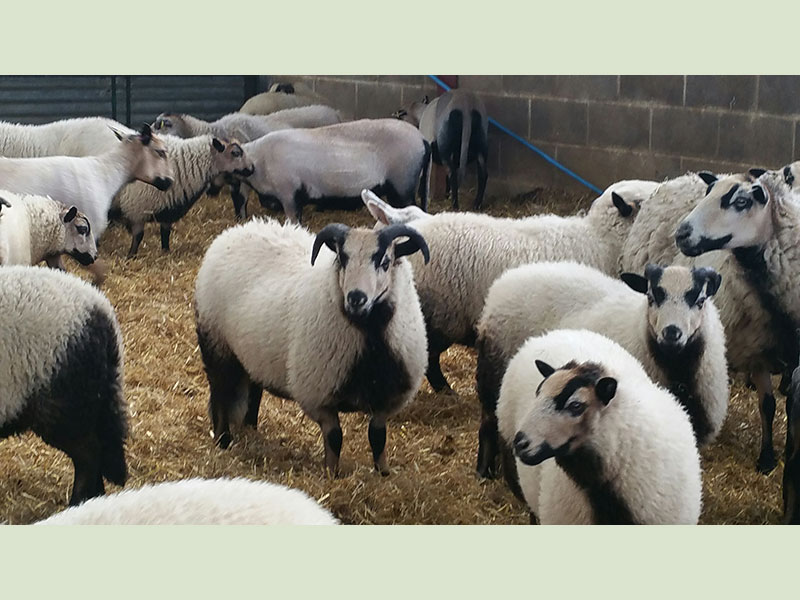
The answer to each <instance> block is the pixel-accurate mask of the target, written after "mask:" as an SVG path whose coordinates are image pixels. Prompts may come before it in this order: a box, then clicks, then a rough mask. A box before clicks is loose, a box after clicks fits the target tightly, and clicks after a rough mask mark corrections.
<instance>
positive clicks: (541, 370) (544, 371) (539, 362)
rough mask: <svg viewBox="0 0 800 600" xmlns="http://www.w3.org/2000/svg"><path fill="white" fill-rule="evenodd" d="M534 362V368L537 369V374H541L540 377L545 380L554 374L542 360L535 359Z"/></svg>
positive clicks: (551, 368) (552, 369) (553, 370)
mask: <svg viewBox="0 0 800 600" xmlns="http://www.w3.org/2000/svg"><path fill="white" fill-rule="evenodd" d="M534 362H535V363H536V368H537V369H539V373H541V374H542V377H544V378H545V379H547V378H548V377H550V375H552V374H553V373H555V372H556V370H555V369H554V368H553V367H551V366H550V365H548V364H547V363H546V362H544V361H543V360H538V359H537V360H536V361H534Z"/></svg>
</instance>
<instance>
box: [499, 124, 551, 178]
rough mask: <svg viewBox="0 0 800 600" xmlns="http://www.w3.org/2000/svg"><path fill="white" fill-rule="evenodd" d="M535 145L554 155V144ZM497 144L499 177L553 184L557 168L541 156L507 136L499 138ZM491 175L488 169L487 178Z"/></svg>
mask: <svg viewBox="0 0 800 600" xmlns="http://www.w3.org/2000/svg"><path fill="white" fill-rule="evenodd" d="M535 145H536V147H537V148H539V149H540V150H542V152H545V153H546V154H549V155H550V156H555V153H556V147H555V144H548V143H536V144H535ZM499 146H500V172H499V174H498V175H499V176H500V177H503V178H511V179H514V178H516V179H526V180H528V181H535V182H537V183H539V184H540V185H547V186H552V185H554V183H555V177H556V173H557V169H556V168H555V167H553V166H552V165H551V164H549V163H548V162H547V161H546V160H545V159H543V158H542V157H541V156H539V155H538V154H536V153H535V152H533V151H532V150H530V149H529V148H527V147H525V146H523V145H522V144H520V143H519V142H518V141H517V140H515V139H512V138H510V137H508V136H503V137H502V138H501V139H500V141H499ZM491 177H492V172H491V171H490V172H489V178H490V179H491Z"/></svg>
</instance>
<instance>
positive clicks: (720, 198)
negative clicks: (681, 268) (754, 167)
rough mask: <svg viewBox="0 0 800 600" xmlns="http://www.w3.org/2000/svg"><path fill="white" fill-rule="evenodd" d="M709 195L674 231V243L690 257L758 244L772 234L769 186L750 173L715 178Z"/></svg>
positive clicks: (710, 180) (707, 176) (710, 182)
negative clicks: (753, 177) (712, 251)
mask: <svg viewBox="0 0 800 600" xmlns="http://www.w3.org/2000/svg"><path fill="white" fill-rule="evenodd" d="M705 175H706V176H705V177H703V178H704V180H705V181H706V182H707V183H708V189H707V191H706V196H705V198H703V199H702V200H701V201H700V202H698V203H697V206H695V207H694V210H692V212H690V213H689V214H688V215H687V216H686V217H685V218H684V219H683V221H681V223H680V224H679V225H678V228H677V230H676V231H675V243H676V244H677V246H678V248H679V249H680V251H681V252H683V253H684V254H685V255H687V256H698V255H700V254H703V253H704V252H709V251H711V250H721V249H723V248H740V247H747V246H759V245H761V244H763V243H764V242H765V241H766V240H768V239H769V238H770V237H772V234H773V228H772V216H771V210H770V206H769V202H770V197H769V192H768V191H767V188H766V187H765V186H764V184H762V183H761V182H760V181H759V180H754V179H752V178H751V177H750V176H749V175H731V176H729V177H724V178H722V179H719V180H716V179H712V178H713V175H708V174H705Z"/></svg>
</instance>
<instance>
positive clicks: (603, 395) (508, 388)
mask: <svg viewBox="0 0 800 600" xmlns="http://www.w3.org/2000/svg"><path fill="white" fill-rule="evenodd" d="M534 365H535V366H536V368H533V367H534ZM551 365H552V366H551ZM497 416H498V423H499V428H500V435H501V436H502V438H503V440H504V442H505V443H506V444H507V445H508V446H509V447H513V448H514V455H515V460H516V466H517V468H518V470H519V478H520V484H521V485H522V490H523V493H524V496H525V500H526V501H527V503H528V506H529V508H530V511H531V521H532V522H534V519H535V518H536V517H538V519H539V521H540V522H541V523H542V524H556V523H557V524H590V523H594V524H667V523H672V524H696V523H697V521H698V519H699V517H700V510H701V503H702V498H701V494H702V482H701V474H700V456H699V454H698V452H697V446H696V445H695V439H694V433H693V432H692V426H691V423H690V422H689V416H688V415H687V414H686V412H685V411H684V410H683V408H682V407H681V406H680V405H679V404H678V402H677V401H676V400H675V398H674V397H673V396H672V395H671V394H669V393H668V392H667V391H666V390H664V389H663V388H661V387H659V386H658V385H656V384H654V383H653V382H652V381H651V380H650V378H649V377H648V376H647V374H646V373H645V371H644V369H643V368H642V365H641V364H640V363H639V362H638V361H637V360H636V359H635V358H634V357H633V356H631V355H630V354H629V353H628V352H627V351H626V350H624V349H623V348H622V347H621V346H620V345H619V344H617V343H616V342H613V341H611V340H609V339H608V338H606V337H604V336H602V335H600V334H597V333H594V332H590V331H586V330H569V329H561V330H557V331H552V332H550V333H548V334H546V335H543V336H540V337H532V338H530V339H528V341H526V342H525V344H524V345H523V346H522V348H520V350H519V352H517V354H516V355H515V356H514V358H513V359H512V360H511V362H510V363H509V365H508V370H507V371H506V374H505V376H504V377H503V385H502V387H501V389H500V398H499V401H498V405H497ZM549 458H555V460H548V459H549Z"/></svg>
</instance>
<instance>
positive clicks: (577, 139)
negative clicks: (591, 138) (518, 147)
mask: <svg viewBox="0 0 800 600" xmlns="http://www.w3.org/2000/svg"><path fill="white" fill-rule="evenodd" d="M587 123H588V118H587V106H586V103H584V102H572V101H569V100H541V99H535V100H531V133H530V135H531V138H532V139H536V140H546V141H549V142H563V143H567V144H585V143H586V130H587Z"/></svg>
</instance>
